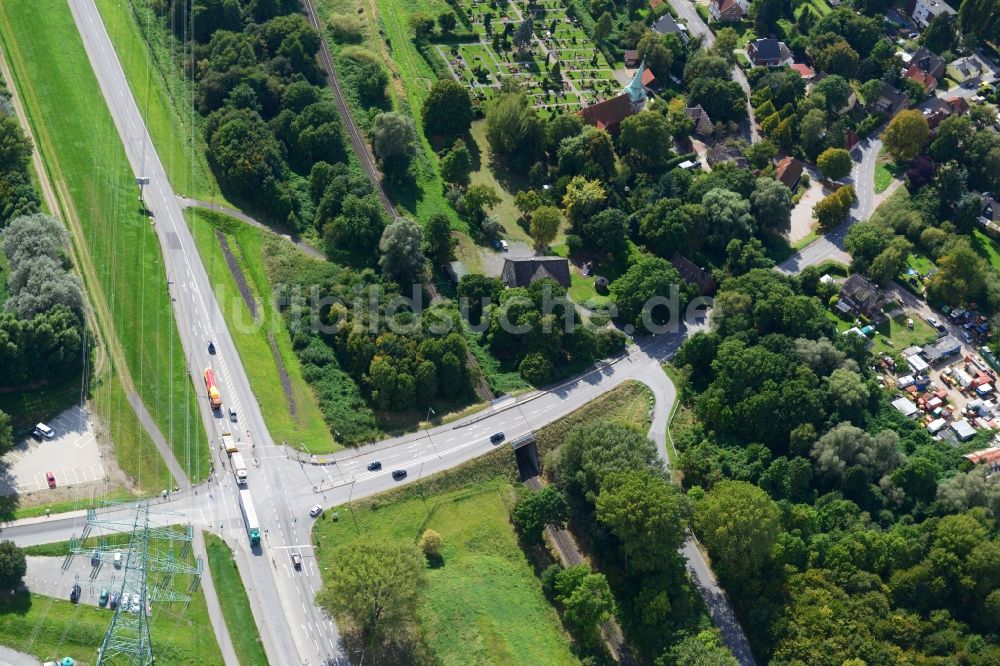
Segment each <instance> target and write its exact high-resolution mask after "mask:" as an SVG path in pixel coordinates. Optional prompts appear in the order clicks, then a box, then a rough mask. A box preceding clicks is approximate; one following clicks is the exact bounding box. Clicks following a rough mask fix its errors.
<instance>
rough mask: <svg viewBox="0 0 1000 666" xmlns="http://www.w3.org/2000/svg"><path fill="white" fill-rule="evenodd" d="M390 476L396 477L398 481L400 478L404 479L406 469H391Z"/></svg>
mask: <svg viewBox="0 0 1000 666" xmlns="http://www.w3.org/2000/svg"><path fill="white" fill-rule="evenodd" d="M392 478H394V479H396V480H397V481H399V480H400V479H405V478H406V470H405V469H394V470H392Z"/></svg>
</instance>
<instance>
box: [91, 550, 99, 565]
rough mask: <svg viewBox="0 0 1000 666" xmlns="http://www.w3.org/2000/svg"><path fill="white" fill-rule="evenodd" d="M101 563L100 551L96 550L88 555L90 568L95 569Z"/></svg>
mask: <svg viewBox="0 0 1000 666" xmlns="http://www.w3.org/2000/svg"><path fill="white" fill-rule="evenodd" d="M100 563H101V551H99V550H97V549H96V548H95V549H94V550H93V552H91V553H90V566H92V567H96V566H97V565H98V564H100Z"/></svg>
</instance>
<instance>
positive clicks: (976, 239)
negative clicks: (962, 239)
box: [972, 229, 1000, 271]
mask: <svg viewBox="0 0 1000 666" xmlns="http://www.w3.org/2000/svg"><path fill="white" fill-rule="evenodd" d="M972 247H973V248H974V249H975V250H976V252H978V253H979V254H980V255H982V256H983V258H985V259H986V260H987V261H989V262H990V264H992V265H993V268H995V269H997V270H998V271H1000V243H997V242H996V241H995V240H993V239H992V238H990V237H989V236H987V235H986V234H984V233H983V232H982V231H980V230H979V229H975V230H973V232H972Z"/></svg>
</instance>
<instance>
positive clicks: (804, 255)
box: [777, 137, 882, 274]
mask: <svg viewBox="0 0 1000 666" xmlns="http://www.w3.org/2000/svg"><path fill="white" fill-rule="evenodd" d="M858 146H859V149H860V151H861V159H860V160H857V161H855V163H854V168H853V171H852V174H851V180H850V182H852V183H853V184H854V192H855V194H856V195H857V201H855V202H854V205H853V206H852V207H851V213H850V215H849V216H848V218H847V219H846V220H844V222H842V223H841V224H840V225H839V226H838V227H836V228H835V229H833V230H832V231H830V232H829V233H826V234H824V235H822V236H820V237H819V238H817V239H816V240H814V241H813V242H812V243H810V244H809V245H807V246H805V247H804V248H802V249H801V250H799V251H798V252H796V253H795V254H793V255H792V256H790V257H789V258H788V259H786V260H785V261H783V262H781V264H779V265H778V266H777V269H778V270H779V271H781V272H782V273H789V274H792V273H801V272H802V270H803V269H804V268H806V267H808V266H816V265H818V264H821V263H823V262H824V261H830V260H833V261H839V262H840V263H842V264H848V263H850V261H851V255H849V254H848V253H847V251H846V250H845V249H844V238H845V237H846V236H847V232H848V231H850V229H851V227H852V226H854V224H856V223H857V222H858V221H861V220H867V219H868V218H869V217H871V215H872V213H874V212H875V166H876V164H877V163H878V153H879V150H881V149H882V141H881V139H878V138H875V137H869V138H867V139H863V140H862V141H861V143H860V144H858Z"/></svg>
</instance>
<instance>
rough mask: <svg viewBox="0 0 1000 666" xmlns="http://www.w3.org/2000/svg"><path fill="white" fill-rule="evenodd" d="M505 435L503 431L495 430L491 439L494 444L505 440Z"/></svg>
mask: <svg viewBox="0 0 1000 666" xmlns="http://www.w3.org/2000/svg"><path fill="white" fill-rule="evenodd" d="M503 437H504V435H503V433H502V432H495V433H493V434H492V435H490V441H491V442H492V443H494V444H499V443H500V442H502V441H503Z"/></svg>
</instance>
